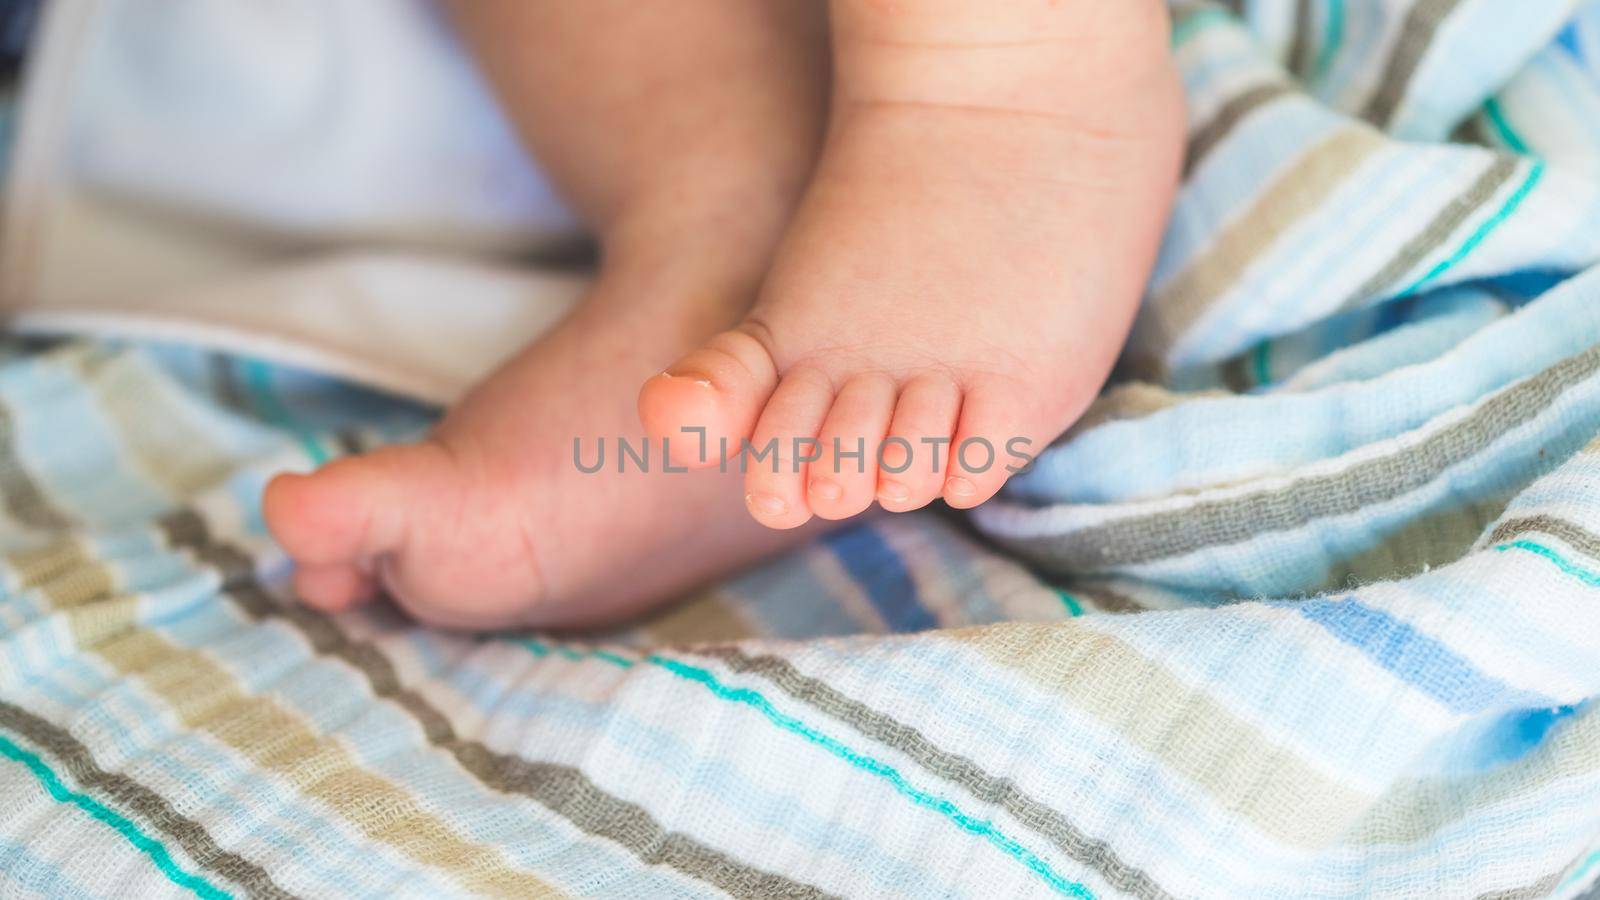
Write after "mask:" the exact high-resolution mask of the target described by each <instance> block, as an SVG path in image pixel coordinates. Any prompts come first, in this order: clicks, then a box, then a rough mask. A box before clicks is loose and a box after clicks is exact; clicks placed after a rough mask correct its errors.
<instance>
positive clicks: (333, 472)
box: [261, 443, 444, 569]
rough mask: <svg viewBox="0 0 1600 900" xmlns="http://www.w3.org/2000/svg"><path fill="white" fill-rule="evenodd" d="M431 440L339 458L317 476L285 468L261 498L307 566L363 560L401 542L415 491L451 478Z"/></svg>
mask: <svg viewBox="0 0 1600 900" xmlns="http://www.w3.org/2000/svg"><path fill="white" fill-rule="evenodd" d="M442 455H443V451H442V449H441V448H439V447H438V446H436V445H434V444H431V443H423V444H411V445H406V446H397V447H385V448H382V449H379V450H375V451H373V452H371V453H367V454H363V455H361V456H352V457H347V458H345V459H340V460H335V461H334V462H332V463H329V464H328V465H326V466H323V467H322V468H320V469H318V470H317V471H315V472H313V473H311V474H310V475H298V474H290V473H284V474H281V475H278V476H277V477H275V478H273V479H272V481H270V482H268V484H267V489H266V493H265V494H264V495H263V497H262V501H261V503H262V514H263V516H264V517H265V519H266V522H267V528H268V530H270V531H271V532H272V536H273V537H274V538H276V539H277V541H278V543H279V545H281V546H282V547H283V549H284V551H285V552H286V553H288V554H289V556H291V557H293V558H294V560H295V562H296V563H298V564H300V565H301V566H303V567H307V568H316V569H325V568H328V567H337V566H343V565H349V564H355V563H360V562H362V561H365V560H370V559H373V558H374V557H377V556H381V555H383V554H385V553H390V552H392V551H395V550H397V549H399V548H400V546H401V545H402V544H403V543H404V542H405V539H406V534H407V532H408V530H409V521H410V511H411V509H412V508H413V504H411V503H409V502H407V498H408V497H413V498H414V497H416V496H418V495H419V494H421V493H422V492H423V491H426V490H427V489H428V485H429V483H430V482H437V481H439V480H440V479H441V478H442V477H444V474H443V472H442V471H441V467H442V466H443V465H444V462H443V460H442V459H441V458H440V457H441V456H442Z"/></svg>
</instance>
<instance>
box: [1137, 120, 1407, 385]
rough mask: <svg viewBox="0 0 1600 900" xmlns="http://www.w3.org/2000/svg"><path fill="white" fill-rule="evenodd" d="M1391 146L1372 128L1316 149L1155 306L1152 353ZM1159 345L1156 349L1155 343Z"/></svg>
mask: <svg viewBox="0 0 1600 900" xmlns="http://www.w3.org/2000/svg"><path fill="white" fill-rule="evenodd" d="M1384 146H1385V141H1384V139H1383V138H1382V137H1381V136H1380V135H1379V134H1378V133H1377V132H1375V131H1373V130H1372V129H1370V128H1366V127H1361V126H1351V127H1347V128H1344V129H1341V130H1339V131H1338V132H1336V133H1334V134H1333V135H1332V136H1330V137H1328V138H1327V139H1326V140H1324V141H1323V142H1322V143H1320V144H1318V145H1317V146H1315V147H1313V148H1311V150H1309V151H1307V152H1306V154H1305V155H1304V156H1302V157H1300V159H1299V161H1298V162H1296V163H1295V164H1294V165H1293V166H1292V167H1290V169H1289V170H1288V171H1286V172H1284V173H1283V174H1282V175H1280V176H1279V177H1278V179H1277V180H1276V181H1274V182H1273V183H1272V185H1271V186H1270V187H1268V188H1267V189H1266V191H1265V192H1264V193H1263V194H1262V195H1261V196H1260V197H1259V198H1258V199H1257V200H1256V202H1255V204H1254V205H1252V206H1251V207H1250V209H1249V211H1248V212H1246V213H1245V214H1244V216H1243V217H1241V218H1240V219H1239V220H1238V221H1236V222H1234V223H1233V224H1231V225H1229V226H1228V227H1227V228H1225V229H1223V231H1222V233H1221V234H1220V235H1219V236H1218V237H1217V239H1216V242H1215V243H1214V244H1213V245H1212V246H1211V248H1210V249H1209V250H1207V251H1206V252H1205V253H1204V254H1202V255H1201V256H1199V257H1198V258H1197V259H1196V260H1195V261H1194V262H1193V263H1191V264H1190V266H1189V268H1188V269H1186V270H1184V271H1183V272H1182V273H1181V274H1179V275H1178V276H1177V278H1175V279H1174V280H1173V281H1172V283H1171V284H1169V285H1167V287H1166V288H1165V289H1163V290H1162V291H1161V292H1160V293H1159V294H1158V295H1157V296H1156V298H1155V300H1154V314H1153V315H1152V316H1150V317H1148V319H1147V321H1148V323H1149V324H1148V325H1147V326H1145V327H1147V328H1150V329H1152V330H1153V331H1154V332H1155V333H1154V334H1142V335H1140V338H1141V341H1142V342H1144V343H1145V344H1146V348H1147V349H1154V350H1156V351H1157V352H1159V353H1161V354H1163V355H1164V354H1165V351H1166V350H1167V349H1168V348H1169V347H1170V346H1171V345H1172V343H1173V342H1174V341H1175V340H1176V338H1177V337H1178V336H1179V335H1182V334H1183V333H1184V332H1186V331H1187V330H1188V329H1189V328H1190V326H1192V325H1194V323H1195V322H1197V321H1199V319H1200V317H1201V316H1202V315H1204V314H1205V312H1206V310H1207V309H1209V308H1210V307H1211V306H1212V304H1214V303H1215V302H1216V301H1217V300H1218V299H1219V298H1220V297H1222V295H1223V294H1225V293H1227V292H1228V290H1229V289H1231V288H1232V287H1234V286H1235V285H1236V284H1238V283H1239V279H1240V278H1241V277H1243V275H1244V273H1245V272H1246V271H1248V270H1249V269H1250V267H1251V266H1252V265H1254V264H1255V262H1256V260H1257V259H1259V258H1260V257H1261V256H1262V254H1264V253H1265V252H1266V251H1267V250H1268V249H1269V248H1271V247H1272V246H1273V244H1275V243H1277V241H1278V239H1279V238H1280V237H1281V236H1282V235H1283V234H1284V232H1286V231H1288V230H1289V229H1291V228H1293V227H1294V226H1295V225H1296V224H1298V223H1299V222H1300V221H1301V220H1302V219H1304V218H1305V217H1306V216H1308V215H1310V214H1311V213H1313V212H1315V211H1316V210H1317V208H1318V207H1320V206H1321V205H1322V204H1323V202H1325V201H1326V200H1327V199H1328V197H1329V196H1330V195H1332V193H1333V192H1334V190H1335V189H1337V188H1338V187H1339V186H1340V185H1342V184H1343V183H1344V182H1345V180H1346V179H1347V178H1348V177H1349V176H1350V174H1351V173H1352V172H1354V171H1355V170H1356V169H1357V168H1359V167H1360V166H1361V164H1362V163H1363V162H1365V161H1366V160H1367V159H1368V158H1369V157H1371V156H1373V155H1374V154H1376V153H1377V152H1378V151H1379V150H1380V149H1382V148H1383V147H1384ZM1151 340H1154V341H1155V342H1156V344H1155V347H1154V348H1150V347H1149V346H1148V344H1149V342H1150V341H1151Z"/></svg>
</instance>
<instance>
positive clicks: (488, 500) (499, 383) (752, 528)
mask: <svg viewBox="0 0 1600 900" xmlns="http://www.w3.org/2000/svg"><path fill="white" fill-rule="evenodd" d="M651 243H652V244H654V245H655V246H656V247H657V248H658V252H656V253H655V254H654V255H653V256H652V258H650V259H633V258H630V259H619V260H617V261H616V262H614V263H608V264H607V266H606V270H605V272H604V273H603V274H602V275H601V278H600V280H599V282H598V283H597V285H596V286H595V288H594V289H593V291H592V293H591V296H589V297H588V298H586V299H585V301H584V302H583V304H581V305H580V306H579V307H578V309H577V310H576V311H575V313H574V314H573V315H572V316H571V317H570V318H569V319H568V320H567V321H566V322H564V323H563V324H561V325H560V326H558V327H557V328H556V329H555V330H554V331H553V332H552V333H550V334H548V335H546V336H545V337H543V338H541V339H540V340H538V341H537V342H535V343H534V344H533V345H532V346H530V347H529V348H528V349H527V350H525V351H523V353H522V354H521V355H520V356H518V357H517V358H516V359H514V360H513V361H511V362H510V363H509V364H507V365H506V366H505V367H504V368H502V369H501V370H500V371H499V372H498V373H496V374H495V375H493V376H492V377H491V378H489V379H488V380H487V381H486V382H484V383H483V384H481V385H479V386H478V387H477V388H476V389H475V390H474V391H473V392H472V393H471V394H470V395H469V396H468V397H467V398H466V399H465V400H464V401H462V402H461V403H460V404H459V405H458V406H457V407H455V408H454V409H452V410H451V411H450V413H449V415H448V416H447V417H446V418H445V420H444V422H443V423H442V424H441V425H440V426H439V428H438V429H437V430H436V431H435V433H434V434H433V435H432V436H431V437H430V438H429V439H428V440H426V441H424V442H422V443H419V444H414V445H409V446H397V447H390V448H385V449H380V450H377V451H374V452H372V453H368V454H364V455H361V456H356V457H351V458H347V459H342V460H338V461H336V462H334V463H332V464H330V465H328V466H325V467H323V468H322V469H320V470H318V471H316V472H314V473H312V474H310V475H289V474H286V475H280V476H278V477H277V478H275V479H274V480H273V481H272V482H271V484H270V485H269V486H268V488H267V492H266V496H265V499H264V501H263V502H264V506H265V516H266V520H267V524H268V526H269V527H270V528H271V530H272V533H273V535H274V536H275V537H276V538H277V539H278V541H279V543H280V544H281V545H282V546H283V547H284V549H285V550H286V551H287V552H288V553H289V555H290V556H292V557H293V558H294V560H295V561H296V563H297V568H296V573H295V576H294V585H295V589H296V591H297V592H298V594H299V595H300V597H301V599H302V600H304V601H305V602H306V603H308V604H309V605H312V606H314V607H318V608H321V609H324V610H328V611H337V610H340V609H344V608H346V607H349V606H351V605H352V604H355V603H358V602H361V601H363V600H366V599H369V598H371V597H372V596H373V594H374V593H375V592H376V590H377V589H378V588H379V587H380V586H382V587H383V588H384V589H385V590H386V591H387V593H388V594H389V595H390V596H391V597H392V598H393V599H394V600H396V601H397V602H398V603H399V604H400V605H401V606H403V607H404V608H405V609H406V610H407V611H408V612H410V613H411V614H412V615H414V616H416V617H417V618H419V619H422V620H423V621H425V622H428V623H431V624H435V625H440V626H445V627H454V628H470V629H481V628H500V627H512V626H541V627H545V626H563V627H565V626H579V625H589V624H595V623H600V622H605V621H609V620H614V619H617V618H620V617H623V616H626V615H629V614H631V613H633V612H636V611H638V610H640V609H641V608H643V607H644V606H645V605H646V604H649V603H651V602H654V601H660V600H665V599H668V598H670V597H671V596H672V595H673V593H674V592H676V591H682V590H685V589H687V588H689V587H691V586H693V585H694V584H696V583H697V582H700V581H703V580H705V579H707V578H709V577H712V576H713V575H716V574H720V573H721V572H723V571H725V570H727V569H729V568H732V567H734V566H737V565H739V564H742V563H745V562H747V561H749V560H751V559H754V558H756V557H758V556H760V555H762V554H765V553H769V552H772V551H774V550H776V549H778V548H780V547H782V546H784V545H786V544H788V543H790V542H791V539H790V538H789V537H788V536H783V537H781V538H780V539H778V540H774V539H773V538H774V536H775V535H776V533H775V532H772V531H770V530H768V529H764V528H761V527H760V526H759V525H757V524H756V523H754V522H751V521H750V520H749V518H748V517H747V516H745V515H743V514H742V513H741V512H740V507H741V499H740V498H741V496H742V491H741V490H740V486H739V484H738V481H737V477H736V476H727V477H718V476H717V475H716V473H707V472H695V473H691V474H668V473H664V472H663V471H662V468H661V466H660V461H659V458H658V456H657V455H652V456H651V458H650V462H651V464H650V471H649V472H641V471H639V468H638V467H637V466H633V465H632V464H631V463H630V466H629V470H628V472H627V473H626V474H619V473H618V472H617V471H616V466H617V462H618V459H617V454H618V449H617V445H616V443H615V441H616V440H617V439H618V437H619V436H631V441H632V445H633V446H634V447H635V448H637V447H639V446H641V445H642V444H643V440H642V435H639V434H638V431H639V427H638V420H637V418H636V417H635V413H634V409H633V402H632V401H633V397H634V394H635V392H636V388H637V385H638V383H639V380H640V379H641V378H643V377H645V375H646V374H647V373H648V372H649V371H651V369H652V367H653V366H656V367H658V366H659V365H660V363H661V361H663V360H667V359H671V358H673V357H674V356H675V355H677V354H679V353H682V352H683V351H684V350H685V349H687V348H688V347H691V346H693V345H694V344H695V343H696V342H698V341H700V340H703V339H704V338H705V337H706V336H707V335H709V334H711V333H713V332H715V331H716V330H717V329H718V328H722V327H726V326H727V325H728V324H730V323H732V322H733V321H735V320H736V319H737V317H738V314H739V312H740V310H742V309H743V308H744V305H745V304H743V303H739V302H738V298H740V297H746V296H750V295H751V294H752V293H753V291H754V285H753V277H749V278H743V279H730V278H728V277H726V276H725V275H724V274H723V273H709V272H702V271H695V268H697V267H700V266H703V264H702V263H696V262H695V261H696V260H708V259H715V258H717V257H716V256H715V254H713V253H711V252H708V251H710V250H711V249H713V248H711V247H706V246H701V247H693V248H686V247H677V246H675V245H673V244H671V243H670V242H669V241H668V240H665V239H662V240H659V241H654V240H652V241H651ZM717 249H720V250H724V251H725V250H726V247H725V246H724V247H720V248H717ZM575 438H577V439H580V440H581V441H582V463H583V465H584V466H585V467H590V466H592V465H593V462H594V458H595V453H596V452H597V447H598V442H599V441H602V440H603V441H604V442H605V444H606V445H607V447H606V452H607V456H606V465H605V467H604V468H602V469H601V470H600V471H597V472H593V473H585V472H584V471H583V470H582V469H580V467H579V465H578V460H577V459H575V457H574V452H575V451H574V446H573V441H574V439H575ZM658 452H659V448H658ZM641 572H647V573H649V574H648V577H641V576H640V574H639V573H641Z"/></svg>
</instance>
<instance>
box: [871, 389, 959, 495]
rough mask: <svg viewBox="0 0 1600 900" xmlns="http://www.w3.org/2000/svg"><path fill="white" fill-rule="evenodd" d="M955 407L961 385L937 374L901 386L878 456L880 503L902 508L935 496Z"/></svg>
mask: <svg viewBox="0 0 1600 900" xmlns="http://www.w3.org/2000/svg"><path fill="white" fill-rule="evenodd" d="M960 411H961V390H960V388H958V387H957V386H956V384H955V382H954V381H951V380H950V379H948V378H945V377H943V376H922V377H917V378H913V379H912V380H911V381H909V382H908V383H907V384H906V386H905V387H904V388H902V389H901V391H900V397H899V400H898V401H897V402H896V404H895V409H894V417H893V419H892V420H891V422H890V425H889V434H888V437H886V438H884V441H883V445H882V450H881V452H880V454H879V459H878V463H879V468H878V485H877V497H878V504H879V505H880V506H882V507H883V508H884V509H887V510H889V511H891V512H905V511H906V510H912V509H919V508H921V507H924V506H927V505H928V504H929V503H932V502H933V500H934V498H935V497H937V496H939V491H940V488H941V487H942V486H943V484H944V477H945V470H946V467H947V464H948V462H949V459H948V457H949V450H950V441H951V436H952V433H953V432H954V431H955V427H956V419H957V417H958V415H959V414H960Z"/></svg>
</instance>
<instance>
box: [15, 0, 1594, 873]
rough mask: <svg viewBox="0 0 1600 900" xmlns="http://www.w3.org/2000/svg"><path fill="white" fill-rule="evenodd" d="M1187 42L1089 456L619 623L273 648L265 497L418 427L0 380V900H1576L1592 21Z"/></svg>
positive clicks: (1389, 4) (1533, 15) (1076, 445)
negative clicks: (967, 509)
mask: <svg viewBox="0 0 1600 900" xmlns="http://www.w3.org/2000/svg"><path fill="white" fill-rule="evenodd" d="M1174 19H1175V25H1174V51H1173V52H1174V53H1175V54H1176V55H1177V58H1178V60H1179V62H1180V64H1181V67H1182V71H1183V76H1184V80H1185V84H1186V87H1187V89H1188V94H1189V105H1190V116H1191V125H1190V143H1191V147H1190V159H1189V164H1188V172H1187V173H1186V177H1185V182H1184V186H1183V188H1182V192H1181V195H1180V197H1179V200H1178V204H1177V208H1176V211H1175V213H1174V217H1173V222H1172V225H1171V228H1170V231H1169V234H1168V237H1167V241H1166V244H1165V247H1164V250H1163V253H1162V256H1161V259H1160V262H1159V265H1158V268H1157V271H1156V272H1155V274H1154V277H1153V279H1152V284H1151V289H1150V294H1149V297H1148V298H1147V300H1146V303H1145V306H1144V309H1143V311H1142V313H1141V316H1140V319H1139V322H1138V324H1137V326H1136V329H1135V333H1134V335H1133V338H1132V340H1131V342H1130V345H1129V348H1128V352H1127V354H1126V359H1125V365H1124V367H1123V370H1122V372H1121V373H1120V374H1119V377H1118V379H1117V380H1116V382H1115V383H1114V384H1113V385H1112V386H1111V387H1110V388H1108V389H1107V391H1106V392H1105V394H1104V395H1103V396H1102V397H1101V399H1100V400H1099V401H1098V402H1097V404H1096V405H1095V407H1094V408H1093V409H1092V410H1091V412H1090V414H1089V415H1088V417H1086V419H1085V420H1084V421H1083V422H1082V423H1080V425H1079V426H1077V427H1076V428H1075V429H1074V430H1073V431H1072V432H1071V433H1070V434H1069V435H1068V436H1067V437H1066V438H1065V439H1064V440H1063V441H1062V442H1061V443H1059V444H1058V445H1056V446H1055V447H1053V448H1051V449H1050V450H1049V451H1048V452H1047V453H1046V454H1045V455H1044V456H1043V457H1042V458H1041V459H1040V460H1039V462H1038V464H1037V466H1036V467H1035V468H1034V469H1033V470H1031V471H1030V472H1028V473H1026V474H1024V475H1022V476H1019V477H1018V478H1017V479H1015V480H1014V482H1013V484H1012V485H1011V486H1010V487H1008V489H1007V491H1006V493H1005V494H1004V495H1003V496H1002V497H1001V498H999V499H997V500H996V501H994V502H992V503H991V504H988V505H986V506H985V507H983V508H981V509H980V510H979V511H977V513H976V514H974V515H973V516H972V517H970V519H967V520H958V519H955V518H951V517H946V516H942V515H939V514H935V513H921V514H914V515H907V516H898V517H892V518H885V519H881V520H877V521H874V522H872V523H868V524H861V525H856V526H853V527H850V528H847V529H845V530H842V531H840V532H837V533H835V534H833V535H831V536H829V537H827V538H824V539H822V540H820V541H819V542H817V543H815V544H812V545H810V546H807V547H804V548H802V549H800V550H798V551H796V552H794V553H791V554H790V555H788V556H786V557H783V558H780V559H777V560H775V561H772V562H770V563H767V564H765V565H763V566H761V567H759V568H756V569H754V570H752V571H750V572H748V573H745V574H743V575H740V576H738V577H736V578H733V579H731V580H729V581H727V582H725V583H723V584H721V585H718V586H715V587H713V588H710V589H708V590H706V591H704V592H702V593H700V594H697V595H696V596H694V597H692V598H689V599H688V600H687V601H686V602H684V603H681V604H678V605H675V606H673V607H671V608H669V609H666V610H664V611H662V612H661V613H659V614H657V615H655V616H653V617H652V618H650V619H648V620H646V621H644V622H641V623H637V624H635V625H633V626H630V627H628V628H625V629H621V630H617V631H614V632H609V633H604V634H593V635H584V636H582V637H581V639H580V638H575V637H573V636H570V635H569V636H564V637H559V638H558V637H555V636H551V635H544V634H497V635H486V636H479V637H466V636H461V635H452V634H447V633H442V632H435V631H431V630H429V629H426V628H423V627H419V626H417V625H415V624H413V623H411V622H409V621H407V620H406V619H404V618H403V617H402V616H400V615H399V614H398V613H395V612H393V611H392V610H390V609H388V608H386V607H383V606H376V607H372V608H367V609H363V610H360V611H356V612H352V613H348V614H344V615H340V616H333V617H328V616H323V615H319V614H315V613H312V612H309V611H306V610H305V609H303V608H300V607H298V606H296V605H295V604H294V603H293V602H292V601H291V600H290V598H289V597H288V595H287V589H286V587H285V585H286V583H287V574H288V569H287V562H286V560H285V559H284V558H283V556H282V554H281V553H280V552H279V551H278V550H277V549H276V548H275V547H274V546H273V545H272V544H271V542H270V539H269V538H268V537H267V535H266V533H265V530H264V528H263V526H262V523H261V521H260V505H259V496H260V490H261V487H262V485H263V484H264V483H265V481H266V479H267V478H268V477H270V476H271V474H272V473H274V472H276V471H279V470H282V469H284V468H301V469H303V468H305V467H308V466H310V465H314V464H317V463H319V462H322V461H325V460H327V459H328V458H331V457H332V456H335V455H338V454H340V453H345V452H352V451H359V450H360V449H362V448H365V447H368V446H371V445H373V444H374V443H377V442H380V441H386V440H394V439H399V438H401V437H403V436H405V435H408V434H414V433H416V432H417V431H419V430H420V429H422V428H424V427H426V424H427V421H428V414H427V413H426V411H423V410H418V409H414V408H411V407H407V406H405V405H402V404H399V403H396V402H393V401H387V400H384V399H382V398H379V397H377V396H375V395H371V394H366V393H363V392H361V391H359V390H356V389H354V388H351V387H347V386H344V385H340V384H335V383H331V382H327V381H322V380H319V379H316V378H312V377H309V376H304V375H301V374H299V373H295V372H291V371H286V370H283V369H277V368H273V367H270V366H267V365H264V364H261V363H258V362H254V361H251V360H247V359H237V358H227V357H221V356H215V355H208V354H206V353H203V352H199V351H190V350H181V349H170V348H146V347H137V346H117V345H91V344H66V345H58V346H53V347H37V346H30V347H24V346H20V345H18V346H12V347H9V348H8V350H7V352H6V353H5V354H4V356H3V358H0V644H3V655H0V797H3V798H4V799H3V802H0V896H7V897H10V896H44V897H104V896H188V895H199V896H202V897H208V898H210V897H223V896H260V897H291V896H299V897H321V896H356V897H441V896H465V895H490V896H517V897H523V896H529V897H542V896H596V897H650V898H655V897H716V896H729V895H731V896H735V897H757V898H763V897H824V896H838V897H972V898H993V897H1057V896H1064V897H1072V898H1080V900H1088V898H1097V897H1122V896H1129V897H1138V898H1144V900H1157V898H1186V897H1207V898H1209V897H1217V898H1241V897H1264V898H1265V897H1272V898H1279V897H1281V898H1298V897H1419V898H1421V897H1427V898H1433V897H1463V898H1476V897H1562V898H1567V897H1575V896H1579V895H1582V894H1583V893H1584V892H1585V891H1587V890H1589V889H1590V887H1591V886H1592V885H1593V884H1594V882H1595V881H1596V879H1597V877H1600V703H1597V702H1596V700H1595V698H1596V697H1597V696H1600V270H1597V268H1596V261H1597V257H1600V11H1597V8H1596V6H1595V5H1594V4H1579V3H1574V2H1558V0H1517V2H1514V3H1513V2H1508V0H1409V2H1403V0H1298V2H1296V0H1260V2H1253V3H1244V4H1238V5H1234V6H1227V5H1217V4H1185V5H1180V6H1175V7H1174ZM547 539H548V540H550V541H552V542H555V543H556V544H558V545H559V543H560V542H562V541H564V540H571V539H573V538H569V537H567V536H563V535H560V534H552V535H548V536H547ZM640 577H648V573H640Z"/></svg>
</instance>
